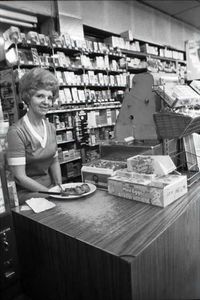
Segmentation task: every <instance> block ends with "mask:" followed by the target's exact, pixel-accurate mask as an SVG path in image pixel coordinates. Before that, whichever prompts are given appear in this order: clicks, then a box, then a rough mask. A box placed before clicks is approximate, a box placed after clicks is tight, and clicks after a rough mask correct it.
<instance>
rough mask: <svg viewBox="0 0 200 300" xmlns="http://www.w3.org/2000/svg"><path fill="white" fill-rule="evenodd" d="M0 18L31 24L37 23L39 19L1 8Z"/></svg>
mask: <svg viewBox="0 0 200 300" xmlns="http://www.w3.org/2000/svg"><path fill="white" fill-rule="evenodd" d="M0 17H4V18H10V19H14V20H19V21H25V22H29V23H37V21H38V20H37V17H35V16H32V15H28V14H23V13H18V12H14V11H10V10H7V9H3V8H0Z"/></svg>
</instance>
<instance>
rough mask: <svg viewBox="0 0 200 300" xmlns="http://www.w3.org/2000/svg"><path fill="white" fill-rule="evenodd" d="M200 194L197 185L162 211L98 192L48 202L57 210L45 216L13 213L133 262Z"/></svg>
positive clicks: (17, 209)
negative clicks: (54, 205) (71, 198)
mask: <svg viewBox="0 0 200 300" xmlns="http://www.w3.org/2000/svg"><path fill="white" fill-rule="evenodd" d="M199 193H200V185H199V184H198V183H197V184H195V185H193V187H192V188H191V189H190V190H189V191H188V193H187V194H186V195H185V196H183V197H181V198H180V199H178V200H177V201H175V202H174V203H172V204H170V205H169V206H167V207H166V208H160V207H156V206H151V205H148V204H144V203H140V202H137V201H132V200H128V199H123V198H120V197H116V196H113V195H109V194H108V192H107V191H103V190H99V189H97V190H96V191H95V192H94V193H93V194H91V195H89V196H86V197H83V198H79V199H76V200H57V199H53V198H49V200H50V201H53V202H54V203H55V204H56V207H54V208H53V209H50V210H47V211H44V212H42V213H38V214H36V213H34V212H33V211H32V210H28V211H22V210H21V208H20V207H16V208H14V209H13V213H19V214H20V215H22V216H24V217H26V218H28V219H31V220H34V221H36V222H38V223H40V224H42V225H44V226H48V227H50V228H52V229H54V230H56V231H59V232H61V233H63V234H65V235H68V236H71V237H73V238H75V239H78V240H80V241H82V242H84V243H87V244H92V245H93V246H94V247H97V248H99V249H102V250H104V251H106V252H108V253H111V254H114V255H115V256H120V257H121V258H123V259H125V260H128V261H131V260H132V259H133V258H134V257H136V256H138V255H139V254H140V253H141V252H142V251H143V250H144V249H145V248H146V247H147V246H148V245H149V244H151V243H152V242H153V241H154V240H155V239H156V238H157V237H158V236H159V235H161V234H162V233H163V232H164V231H165V230H166V229H167V228H168V227H169V226H170V225H171V224H172V223H173V222H175V221H176V220H177V219H178V218H179V217H180V216H181V215H182V214H183V213H184V212H185V211H186V209H187V208H188V206H189V205H190V203H191V201H196V199H198V195H199Z"/></svg>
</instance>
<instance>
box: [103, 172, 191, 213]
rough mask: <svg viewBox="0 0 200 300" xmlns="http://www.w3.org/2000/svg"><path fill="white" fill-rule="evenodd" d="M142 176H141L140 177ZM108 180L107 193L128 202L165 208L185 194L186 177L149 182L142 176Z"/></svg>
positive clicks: (114, 177) (169, 176)
mask: <svg viewBox="0 0 200 300" xmlns="http://www.w3.org/2000/svg"><path fill="white" fill-rule="evenodd" d="M141 176H142V175H141ZM141 176H140V177H139V178H136V177H134V178H131V177H130V178H127V177H122V176H112V177H110V178H108V192H109V193H110V194H112V195H115V196H119V197H123V198H126V199H130V200H136V201H139V202H144V203H148V204H151V205H155V206H160V207H166V206H167V205H169V204H170V203H172V202H174V201H175V200H177V199H178V198H180V197H181V196H183V195H184V194H186V193H187V176H185V175H173V174H169V175H165V176H161V177H156V178H155V179H153V180H151V179H148V178H146V177H145V176H144V178H143V180H142V179H141V178H142V177H141Z"/></svg>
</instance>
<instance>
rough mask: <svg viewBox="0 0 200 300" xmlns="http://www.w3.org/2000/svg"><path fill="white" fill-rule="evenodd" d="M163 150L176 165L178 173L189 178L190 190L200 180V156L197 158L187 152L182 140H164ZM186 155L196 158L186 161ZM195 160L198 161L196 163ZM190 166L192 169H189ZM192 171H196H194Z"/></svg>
mask: <svg viewBox="0 0 200 300" xmlns="http://www.w3.org/2000/svg"><path fill="white" fill-rule="evenodd" d="M163 149H164V154H165V155H169V156H170V157H171V159H172V161H173V162H174V164H175V165H176V171H175V172H177V173H180V174H181V175H186V176H187V184H188V188H190V187H191V186H192V185H193V184H194V183H195V182H197V181H198V180H199V179H200V168H199V166H198V164H197V161H198V158H199V159H200V156H197V155H196V154H194V153H191V152H188V151H185V149H184V147H183V141H182V139H173V140H168V139H164V140H163ZM186 154H188V155H187V157H190V158H194V159H191V161H190V160H188V158H187V160H186ZM194 160H196V162H195V163H193V162H194ZM188 165H189V166H190V167H188ZM192 169H196V170H195V171H193V170H192Z"/></svg>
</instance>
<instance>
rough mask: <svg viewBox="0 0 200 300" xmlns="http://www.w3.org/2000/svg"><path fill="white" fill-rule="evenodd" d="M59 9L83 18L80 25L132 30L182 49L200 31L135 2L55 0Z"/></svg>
mask: <svg viewBox="0 0 200 300" xmlns="http://www.w3.org/2000/svg"><path fill="white" fill-rule="evenodd" d="M58 3H59V9H60V11H62V12H66V13H68V14H72V15H76V16H77V17H80V18H82V21H83V24H85V25H88V26H92V27H95V28H99V29H102V30H106V31H110V32H113V33H117V34H119V33H120V32H122V31H125V30H128V29H131V30H132V32H133V34H134V37H135V38H138V39H142V40H146V41H149V42H153V43H159V44H167V45H171V46H173V47H176V48H177V49H180V50H184V47H185V40H188V39H192V38H195V39H198V37H199V36H200V31H198V30H196V29H195V28H193V27H191V26H189V25H186V24H184V23H182V22H180V21H177V20H176V19H173V18H171V17H170V16H167V15H166V14H163V13H161V12H159V11H157V10H155V9H153V8H150V7H147V6H145V5H143V4H141V3H138V2H136V1H58Z"/></svg>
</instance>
